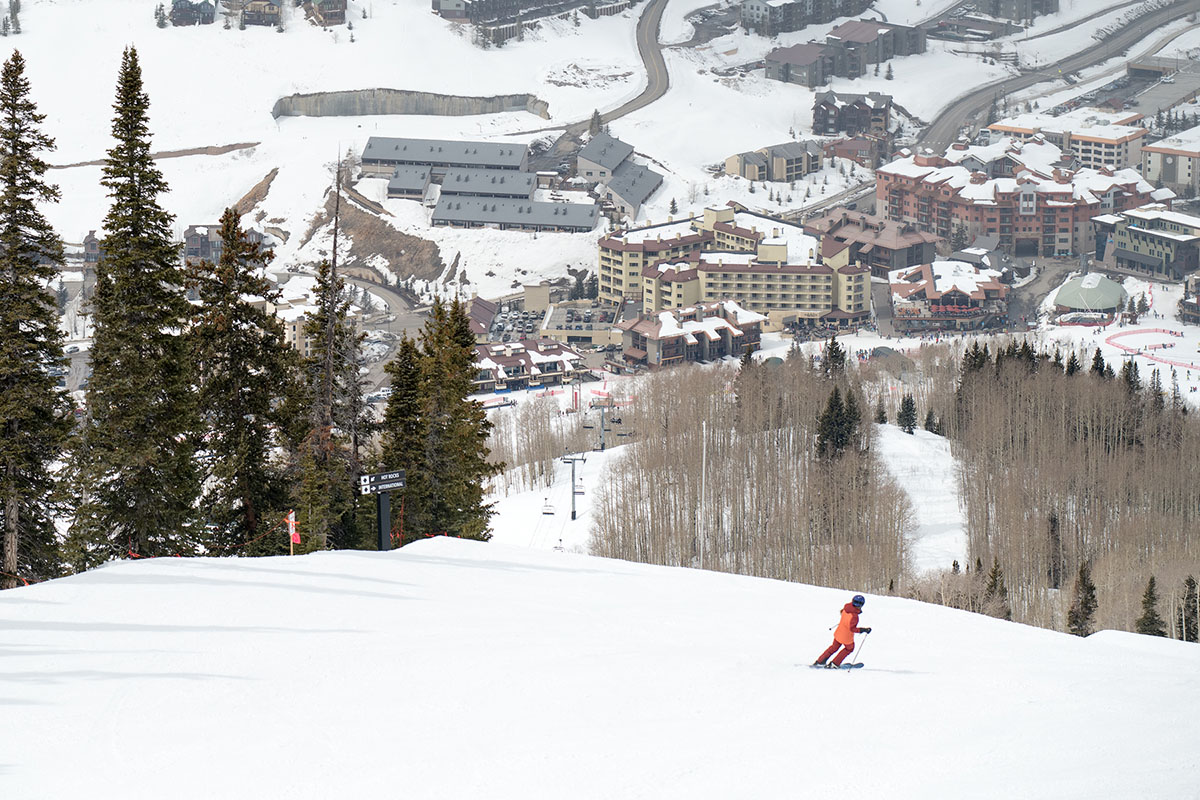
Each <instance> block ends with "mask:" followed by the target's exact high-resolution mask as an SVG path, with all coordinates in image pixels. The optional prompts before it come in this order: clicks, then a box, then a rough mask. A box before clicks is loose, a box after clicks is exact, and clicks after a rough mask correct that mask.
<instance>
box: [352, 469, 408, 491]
mask: <svg viewBox="0 0 1200 800" xmlns="http://www.w3.org/2000/svg"><path fill="white" fill-rule="evenodd" d="M403 488H404V470H402V469H397V470H393V471H391V472H376V473H375V474H374V475H360V476H359V478H358V491H359V493H360V494H378V493H380V492H390V491H392V490H393V489H403Z"/></svg>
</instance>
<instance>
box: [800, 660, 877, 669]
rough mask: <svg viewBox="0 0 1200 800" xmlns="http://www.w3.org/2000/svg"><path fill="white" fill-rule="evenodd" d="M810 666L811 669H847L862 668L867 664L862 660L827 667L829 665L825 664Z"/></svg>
mask: <svg viewBox="0 0 1200 800" xmlns="http://www.w3.org/2000/svg"><path fill="white" fill-rule="evenodd" d="M808 666H809V668H810V669H839V670H846V669H861V668H862V667H863V666H865V665H864V664H863V663H862V662H861V661H860V662H858V663H856V664H842V665H841V666H840V667H827V666H825V665H824V664H809V665H808Z"/></svg>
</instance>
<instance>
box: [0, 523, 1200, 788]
mask: <svg viewBox="0 0 1200 800" xmlns="http://www.w3.org/2000/svg"><path fill="white" fill-rule="evenodd" d="M846 599H847V592H846V591H841V590H830V589H820V588H813V587H808V586H802V585H796V584H786V583H780V582H775V581H767V580H759V579H752V578H745V577H738V576H731V575H723V574H715V573H706V572H699V571H692V570H682V569H666V568H661V567H649V566H641V565H635V564H629V563H623V562H617V561H607V560H602V559H597V558H591V557H586V556H580V555H574V554H570V553H555V552H537V551H532V550H527V549H516V548H507V547H504V546H501V545H496V544H480V543H470V542H461V541H455V540H448V539H437V540H429V541H424V542H420V543H417V544H415V545H412V546H410V547H407V548H405V549H404V550H402V551H399V552H394V553H386V554H377V553H364V552H341V553H323V554H317V555H311V556H304V557H296V558H274V559H259V560H250V559H245V560H232V559H211V560H204V559H173V558H165V559H159V560H155V561H143V562H126V563H121V564H117V565H113V566H110V567H107V568H103V569H99V570H95V571H93V572H90V573H87V574H83V575H79V576H76V577H73V578H68V579H65V580H59V581H52V582H49V583H45V584H39V585H36V586H33V587H29V588H22V589H15V590H12V591H7V592H4V593H3V594H2V595H0V620H2V621H0V625H2V626H3V630H4V632H5V633H4V643H3V644H2V645H0V655H2V657H0V687H2V688H0V704H3V705H4V707H5V708H6V709H7V712H8V713H7V717H8V719H7V724H5V725H4V726H3V729H2V732H0V754H2V755H0V776H2V777H0V785H3V788H4V795H5V796H6V797H54V798H63V797H89V798H98V799H102V798H128V797H139V798H151V797H161V798H167V797H169V798H206V799H207V798H213V797H220V798H242V797H245V798H250V797H255V798H261V797H288V798H328V797H334V796H338V797H355V798H366V797H409V798H522V800H525V799H527V798H566V797H571V798H606V799H611V798H656V799H661V798H689V799H695V798H721V800H726V799H727V798H733V797H745V798H796V797H832V796H854V797H863V798H879V797H888V798H928V797H959V798H964V797H997V796H1005V797H1021V798H1053V799H1054V800H1063V798H1095V797H1161V798H1166V797H1172V798H1183V797H1195V796H1196V780H1195V778H1196V775H1197V774H1198V773H1200V756H1198V755H1197V753H1196V751H1195V749H1194V748H1190V747H1186V746H1168V745H1169V744H1170V743H1184V742H1190V741H1194V740H1195V739H1196V737H1197V735H1200V720H1198V719H1197V717H1196V714H1195V709H1196V707H1197V704H1198V703H1200V681H1198V680H1197V677H1196V676H1197V674H1200V647H1197V646H1195V645H1188V644H1183V643H1180V642H1176V641H1166V640H1158V639H1149V638H1143V637H1138V636H1134V635H1130V634H1117V633H1100V634H1097V635H1094V636H1092V637H1090V638H1088V639H1077V638H1074V637H1070V636H1066V635H1063V634H1058V633H1053V632H1050V631H1046V630H1040V629H1035V628H1029V627H1024V626H1021V625H1015V624H1011V623H1005V622H1001V621H998V620H995V619H992V618H988V617H983V616H976V615H972V614H968V613H965V612H960V611H954V610H951V609H947V608H942V607H936V606H927V605H921V604H918V603H915V602H911V601H906V600H897V599H890V598H884V597H874V596H871V597H869V598H868V601H867V606H866V609H865V612H866V613H865V615H864V617H863V624H867V625H871V626H872V627H873V628H874V631H875V632H874V633H872V634H871V635H870V636H869V637H868V640H867V641H866V643H865V646H864V647H863V648H862V654H863V658H864V660H865V662H866V664H867V668H866V669H863V670H858V671H855V672H853V673H846V672H842V673H836V672H828V671H818V670H811V669H809V668H808V664H809V662H811V661H812V660H813V658H814V657H815V656H816V654H817V653H819V652H820V651H821V650H822V649H823V648H824V647H825V646H826V644H827V643H828V641H827V640H828V639H829V638H830V636H829V631H828V628H829V626H830V625H831V624H833V623H835V622H836V621H837V612H838V609H839V608H840V606H841V604H842V603H844V602H845V600H846ZM860 641H861V637H860Z"/></svg>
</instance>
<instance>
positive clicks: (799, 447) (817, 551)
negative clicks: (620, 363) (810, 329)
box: [592, 343, 911, 592]
mask: <svg viewBox="0 0 1200 800" xmlns="http://www.w3.org/2000/svg"><path fill="white" fill-rule="evenodd" d="M834 346H835V347H836V348H837V352H835V353H834V356H835V357H834V358H829V355H830V354H829V350H828V348H827V351H826V356H827V357H826V358H825V359H824V360H823V361H822V365H821V366H820V367H814V366H813V365H812V364H811V363H810V362H809V361H808V360H806V359H804V358H803V357H800V356H798V355H795V354H794V355H793V357H789V358H788V359H787V361H786V362H785V363H784V364H782V365H778V366H764V365H761V364H759V363H757V362H745V363H743V364H742V365H741V366H740V367H737V368H734V367H725V366H721V367H716V368H697V369H679V370H674V371H663V372H661V373H658V374H656V375H653V376H650V377H649V378H647V379H645V380H644V381H643V382H641V383H640V384H639V386H638V389H637V392H638V401H637V403H635V404H633V405H631V406H630V407H629V409H627V410H625V411H623V412H622V416H623V423H624V427H626V428H629V429H631V430H632V431H633V432H634V433H635V434H636V435H635V436H634V441H633V444H632V445H630V446H629V448H628V450H627V451H626V453H625V455H624V456H623V457H622V458H621V459H619V460H618V461H617V462H616V463H615V465H614V466H613V467H612V471H611V474H610V476H609V480H608V481H607V482H606V484H605V486H604V488H603V489H602V491H601V492H600V497H599V498H598V499H597V501H596V507H595V510H594V511H593V514H594V520H595V522H594V525H595V528H594V531H593V544H592V550H593V552H595V553H597V554H599V555H604V556H611V557H616V558H626V559H631V560H635V561H645V562H650V563H655V564H669V565H681V566H692V567H700V568H704V569H713V570H721V571H728V572H737V573H741V574H747V575H758V576H765V577H772V578H781V579H785V580H794V581H802V582H806V583H818V584H825V585H834V586H855V587H860V588H862V589H865V590H870V591H875V592H887V591H896V590H897V587H898V585H899V584H900V582H901V581H902V580H903V578H904V575H905V532H906V530H907V528H908V526H909V520H910V516H911V511H910V507H909V503H908V500H907V497H906V496H905V495H904V493H903V492H902V491H901V490H900V489H899V488H898V487H897V486H896V484H895V483H894V481H893V480H892V479H891V477H890V476H889V475H888V474H887V472H886V470H885V469H884V468H883V466H882V465H881V464H880V462H879V460H878V459H877V458H876V457H875V455H874V454H873V452H872V450H871V438H872V427H871V426H870V425H869V424H864V422H863V420H862V415H863V410H864V409H865V408H866V407H865V406H864V403H863V400H862V394H861V388H860V387H859V386H858V385H857V383H856V380H855V379H854V377H853V376H852V375H850V374H849V373H848V372H847V371H846V369H845V361H844V358H845V357H844V354H842V353H840V347H838V346H837V345H836V343H835V345H834ZM839 358H840V360H839Z"/></svg>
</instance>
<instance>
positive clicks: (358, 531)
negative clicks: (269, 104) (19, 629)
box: [0, 48, 502, 588]
mask: <svg viewBox="0 0 1200 800" xmlns="http://www.w3.org/2000/svg"><path fill="white" fill-rule="evenodd" d="M24 69H25V62H24V60H23V58H22V56H21V54H20V53H19V52H15V53H14V54H13V56H12V57H11V58H10V59H9V61H8V62H7V63H6V64H5V65H4V69H3V73H2V77H0V142H2V143H3V150H2V152H0V296H3V297H4V298H5V302H4V303H3V304H0V410H2V411H3V419H4V420H5V421H4V434H3V436H2V437H0V511H2V517H3V521H4V522H3V538H2V539H0V558H2V561H0V564H2V566H0V573H2V574H0V585H2V586H3V587H4V588H11V587H13V586H16V585H19V584H20V583H22V582H33V581H38V580H44V579H47V578H51V577H55V576H58V575H63V574H66V573H69V572H72V571H79V570H85V569H89V568H92V567H95V566H97V565H99V564H102V563H104V562H106V561H109V560H111V559H114V558H146V557H154V556H165V555H192V554H216V555H266V554H276V553H286V552H288V549H289V544H288V537H287V536H286V534H285V532H284V528H283V521H284V516H285V514H286V512H287V511H289V510H292V509H294V510H295V512H296V516H297V518H298V522H299V530H300V534H301V544H300V547H299V551H300V552H308V551H311V550H316V549H326V548H364V547H365V548H373V547H374V546H375V544H374V538H373V536H372V533H373V531H374V529H375V524H376V519H375V508H374V504H373V503H372V502H368V501H367V500H366V499H364V498H360V497H359V496H358V495H357V493H356V486H357V478H358V475H359V474H360V473H362V472H364V471H368V470H371V469H375V468H378V469H397V468H398V469H405V470H407V479H408V487H407V488H406V489H405V490H403V492H400V493H397V495H398V496H397V498H396V500H397V504H398V509H399V512H398V513H396V514H394V516H393V521H394V538H396V537H399V536H402V537H403V539H404V540H405V541H409V540H411V539H413V538H416V537H418V536H424V535H433V534H437V533H445V534H449V535H453V536H461V537H466V538H475V539H487V538H488V536H489V534H488V532H487V528H488V524H487V522H488V518H489V516H490V513H491V512H490V508H489V506H488V504H487V503H486V502H484V499H483V491H484V489H483V486H484V482H485V480H486V478H487V477H489V476H491V475H493V474H494V473H495V472H497V471H498V470H499V469H500V468H501V467H502V464H499V463H497V462H495V461H494V460H489V450H488V446H487V440H488V435H489V431H490V423H489V422H488V420H487V419H486V417H485V416H484V412H483V410H482V408H481V406H480V405H479V404H478V403H477V402H475V401H473V400H471V399H470V398H469V397H468V395H469V394H470V389H471V379H472V378H473V376H474V369H473V366H472V363H473V360H474V338H473V336H472V335H471V332H470V327H469V319H468V317H467V311H466V308H465V305H464V303H463V302H461V301H459V300H454V301H452V302H442V301H440V300H439V301H438V302H437V303H436V304H435V306H434V311H433V313H432V314H431V316H430V318H429V321H428V322H427V324H426V326H425V328H424V330H423V331H422V332H421V335H420V337H419V341H418V342H412V341H405V342H404V344H403V347H402V348H401V355H402V358H401V359H398V361H399V362H402V363H400V364H397V365H393V367H392V368H391V370H390V371H391V372H392V375H393V378H394V380H395V381H396V383H397V392H396V393H395V394H394V395H393V397H392V400H391V402H390V403H389V407H388V410H387V414H386V418H385V419H384V421H383V422H382V423H378V422H375V421H374V420H373V419H372V418H371V416H370V415H369V414H368V413H367V409H366V406H365V404H364V399H363V391H362V390H363V387H362V385H361V380H360V377H359V374H360V373H359V368H360V366H361V365H362V352H361V350H362V348H361V335H360V334H359V332H358V331H357V330H356V328H355V325H354V324H353V323H352V322H351V321H350V319H349V316H348V310H349V300H350V292H349V291H348V290H347V289H346V287H345V286H344V284H343V282H342V278H341V277H340V275H339V274H338V269H337V255H338V251H337V246H336V242H337V221H336V215H335V221H334V243H335V244H334V248H333V252H332V255H331V258H330V259H329V261H327V262H325V263H322V264H321V265H319V268H318V279H317V290H316V295H317V297H318V309H317V311H316V313H314V314H312V315H310V317H309V318H308V319H307V320H306V324H305V330H304V332H305V335H306V337H307V338H308V341H309V355H308V356H307V357H304V358H301V357H300V356H299V355H298V354H297V353H296V351H295V350H293V349H292V348H291V347H289V346H288V345H287V344H286V343H285V341H284V335H283V328H282V326H281V324H280V322H279V321H278V320H277V319H276V318H275V317H274V316H272V315H270V314H268V313H267V312H266V311H264V310H263V309H262V307H261V304H258V303H256V300H255V298H266V299H267V300H272V299H275V298H276V297H277V292H276V291H275V290H274V289H273V287H272V286H271V284H269V283H268V282H267V281H266V280H265V279H264V278H263V272H262V268H263V267H264V266H265V265H266V264H267V263H269V261H270V260H271V258H272V254H271V253H270V251H268V250H264V249H263V248H262V247H261V246H260V245H258V244H255V243H252V242H250V241H249V240H248V239H247V237H246V236H245V233H244V231H243V229H242V227H241V223H240V220H239V218H238V214H237V213H236V212H235V211H233V210H232V209H227V210H226V212H225V213H224V215H223V216H222V218H221V240H222V250H221V254H220V257H219V259H218V260H217V262H216V263H207V262H204V263H200V264H195V265H188V266H185V264H184V262H183V260H182V258H181V253H180V248H179V246H178V245H177V244H176V243H175V242H174V241H173V240H172V235H171V231H172V224H173V222H174V219H173V217H172V216H171V215H170V214H169V213H168V212H166V211H165V210H164V209H163V207H162V205H161V203H160V198H161V196H162V195H163V194H165V193H166V192H167V190H168V186H167V183H166V181H165V180H164V179H163V176H162V173H161V172H160V171H159V169H158V168H157V166H156V165H155V163H154V160H153V159H152V158H151V155H150V153H151V147H150V124H149V113H148V111H149V98H148V97H147V95H146V93H145V91H144V89H143V81H142V71H141V66H140V63H139V61H138V55H137V51H136V50H134V49H133V48H128V49H126V50H125V52H124V54H123V56H122V60H121V68H120V73H119V75H118V79H117V92H116V101H115V102H114V104H113V109H114V115H113V123H112V135H113V139H114V144H113V146H112V148H111V149H109V151H108V156H107V158H106V159H105V161H104V164H103V168H102V177H101V183H102V184H103V186H104V187H105V188H106V189H107V191H108V197H109V199H110V205H109V210H108V214H107V215H106V217H105V220H104V230H105V232H106V235H105V237H104V239H103V240H102V241H101V251H102V256H101V259H100V261H99V263H98V264H97V267H96V285H95V291H94V294H93V296H92V299H91V306H90V310H91V313H92V319H93V323H94V330H95V334H94V338H93V344H92V348H91V353H90V361H91V368H92V375H91V378H90V381H89V384H88V387H87V391H86V402H85V404H84V405H85V413H84V415H83V416H82V417H81V418H79V419H76V418H75V416H74V415H72V414H71V413H70V407H69V406H68V405H67V399H66V396H65V394H64V393H63V392H62V391H61V390H59V389H58V388H56V387H55V385H54V379H53V378H52V377H51V371H52V369H53V368H55V367H58V366H60V365H62V364H64V363H65V361H64V353H63V348H62V335H61V333H60V332H59V330H58V319H57V299H56V297H55V294H54V292H53V291H50V290H48V289H46V288H45V287H47V286H48V285H49V284H50V282H51V279H52V278H53V277H54V276H55V275H56V274H57V272H58V271H59V270H60V269H61V267H62V264H63V250H62V243H61V240H60V239H59V237H58V236H57V235H56V233H55V232H54V231H53V230H52V229H51V227H50V225H49V224H48V223H47V221H46V219H45V218H44V217H43V216H42V214H41V213H40V211H39V204H45V203H52V202H54V201H56V200H57V198H58V190H57V188H56V187H55V186H53V185H52V184H50V183H49V182H47V181H46V179H45V173H46V170H47V169H48V167H47V164H46V163H45V161H43V160H42V157H43V154H45V153H47V152H49V151H51V150H52V149H53V147H54V140H53V138H52V137H50V136H49V135H47V134H46V133H44V132H43V131H42V129H41V126H42V123H43V121H44V116H43V115H41V114H39V113H38V112H37V107H36V104H35V103H34V101H33V100H32V98H31V92H30V87H29V84H28V81H27V80H26V78H25V75H24ZM340 181H341V175H340V174H339V176H338V179H337V181H336V182H335V186H334V191H335V192H337V193H338V194H337V195H336V196H337V197H339V198H340ZM189 293H190V296H191V300H190V301H189ZM56 520H61V521H64V522H66V523H67V524H68V530H67V535H66V536H65V538H62V539H60V537H59V536H58V535H57V532H56V530H55V521H56Z"/></svg>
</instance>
